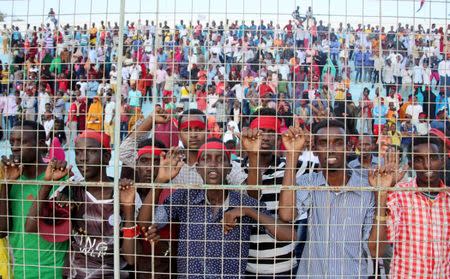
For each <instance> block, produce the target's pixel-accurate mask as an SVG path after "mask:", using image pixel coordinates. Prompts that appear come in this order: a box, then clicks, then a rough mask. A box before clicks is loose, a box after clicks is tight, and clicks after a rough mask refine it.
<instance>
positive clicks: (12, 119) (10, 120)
mask: <svg viewBox="0 0 450 279" xmlns="http://www.w3.org/2000/svg"><path fill="white" fill-rule="evenodd" d="M4 118H5V125H6V127H5V129H4V130H5V136H6V139H9V136H10V135H11V130H12V127H13V126H14V123H15V122H16V116H15V115H9V116H5V117H4Z"/></svg>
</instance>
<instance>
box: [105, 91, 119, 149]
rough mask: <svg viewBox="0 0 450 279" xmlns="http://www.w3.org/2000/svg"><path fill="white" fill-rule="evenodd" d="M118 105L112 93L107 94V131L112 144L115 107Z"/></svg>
mask: <svg viewBox="0 0 450 279" xmlns="http://www.w3.org/2000/svg"><path fill="white" fill-rule="evenodd" d="M115 107H116V103H115V102H114V101H112V94H111V93H107V94H106V104H105V124H104V125H105V128H104V131H105V133H106V134H107V135H108V136H109V137H110V139H111V146H113V145H114V115H115V113H114V109H115Z"/></svg>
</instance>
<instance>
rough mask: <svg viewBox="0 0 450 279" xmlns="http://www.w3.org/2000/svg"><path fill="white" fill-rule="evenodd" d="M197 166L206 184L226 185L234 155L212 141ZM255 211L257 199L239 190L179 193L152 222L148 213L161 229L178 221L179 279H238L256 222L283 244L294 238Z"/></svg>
mask: <svg viewBox="0 0 450 279" xmlns="http://www.w3.org/2000/svg"><path fill="white" fill-rule="evenodd" d="M197 162H198V165H197V171H198V173H199V175H200V176H201V178H202V180H203V181H204V183H205V184H207V185H226V184H227V183H226V180H225V177H226V176H227V174H228V172H229V170H230V154H229V151H228V150H227V149H226V147H225V145H224V144H223V143H222V142H221V141H219V140H216V139H211V140H209V141H208V142H206V143H205V144H203V145H202V146H201V147H200V150H199V151H198V153H197ZM177 164H178V163H177ZM177 164H172V166H175V165H177ZM255 208H256V209H255ZM257 208H258V202H257V201H256V200H255V199H253V198H251V197H248V196H247V195H242V194H240V193H239V192H237V191H228V190H224V189H206V190H205V189H178V190H176V191H175V192H174V193H173V194H172V195H171V196H170V197H168V198H167V199H166V200H165V202H164V205H161V206H158V207H157V208H156V210H155V216H154V218H152V215H151V210H149V211H148V213H150V214H149V215H148V218H149V220H153V222H154V223H155V224H158V226H159V227H161V226H165V225H166V224H168V223H169V222H171V221H174V220H177V221H178V222H180V227H179V246H178V265H177V267H178V268H177V274H179V275H178V277H192V276H206V277H211V276H220V277H221V278H239V277H240V275H242V274H244V272H245V268H246V266H247V258H248V252H249V240H250V234H251V230H252V227H253V225H254V223H255V222H257V223H259V224H260V225H263V226H264V227H265V229H267V230H268V231H269V232H270V233H271V234H272V235H275V236H276V237H277V239H279V240H290V241H292V240H293V239H294V238H295V231H294V230H293V229H292V227H289V228H290V230H289V229H288V230H284V229H281V227H279V226H280V225H275V219H274V218H272V217H270V216H268V215H266V214H265V212H266V210H260V211H258V210H257ZM238 220H239V221H238ZM238 222H239V223H240V224H238Z"/></svg>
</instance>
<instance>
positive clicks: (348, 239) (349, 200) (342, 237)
mask: <svg viewBox="0 0 450 279" xmlns="http://www.w3.org/2000/svg"><path fill="white" fill-rule="evenodd" d="M312 133H313V134H314V140H313V146H314V147H315V149H314V151H315V152H316V153H317V156H318V157H319V162H320V168H321V171H320V172H318V173H311V174H304V175H302V176H300V177H298V178H297V183H296V184H297V185H299V186H302V187H310V188H320V189H314V190H313V189H311V190H308V189H302V190H297V191H293V190H287V189H284V187H287V186H292V185H295V184H294V183H295V182H294V177H295V173H294V171H293V170H295V166H296V163H297V160H298V157H299V155H300V153H301V151H302V149H303V146H304V144H305V136H304V132H303V130H302V129H300V128H296V127H290V128H289V130H288V131H286V132H285V133H284V134H283V135H282V141H283V144H284V146H285V147H286V170H289V171H285V176H284V179H283V187H282V191H281V193H280V202H279V210H278V213H279V217H280V219H281V220H283V221H285V222H293V221H295V219H296V217H297V216H298V214H301V213H303V212H304V211H305V210H309V217H308V239H307V241H306V245H305V248H304V250H303V254H302V258H301V260H300V264H299V268H298V272H297V278H303V277H310V276H318V277H327V276H328V278H342V277H345V278H368V277H369V275H370V274H369V271H368V255H369V253H370V254H371V255H374V254H375V253H374V252H373V251H372V250H373V249H372V248H373V247H368V241H369V239H371V240H372V239H373V237H375V236H376V235H375V234H373V233H372V234H371V230H372V224H373V218H374V214H375V198H374V194H373V193H372V192H369V191H360V190H359V189H360V188H362V187H368V186H369V183H368V181H367V179H363V178H362V177H361V175H357V174H355V172H354V171H352V170H351V169H347V168H346V165H345V161H346V160H345V156H346V155H345V154H346V146H347V145H346V132H345V126H344V124H343V123H342V122H340V121H337V120H324V121H321V122H319V123H318V124H317V125H316V126H314V127H313V131H312ZM343 185H344V186H345V187H351V188H354V189H353V190H351V191H347V190H346V191H338V190H337V191H330V190H326V188H327V187H329V186H333V187H343ZM369 248H370V251H369Z"/></svg>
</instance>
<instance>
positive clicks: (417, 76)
mask: <svg viewBox="0 0 450 279" xmlns="http://www.w3.org/2000/svg"><path fill="white" fill-rule="evenodd" d="M413 81H414V83H423V68H422V67H421V66H414V69H413Z"/></svg>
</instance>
